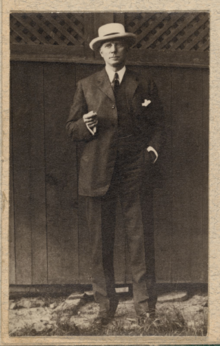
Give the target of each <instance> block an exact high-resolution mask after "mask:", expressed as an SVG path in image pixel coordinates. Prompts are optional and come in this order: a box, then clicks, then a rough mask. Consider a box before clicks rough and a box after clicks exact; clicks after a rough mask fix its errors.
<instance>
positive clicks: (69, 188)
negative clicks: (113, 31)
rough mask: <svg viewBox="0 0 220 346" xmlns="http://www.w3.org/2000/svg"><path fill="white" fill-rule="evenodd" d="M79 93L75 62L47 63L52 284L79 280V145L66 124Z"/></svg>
mask: <svg viewBox="0 0 220 346" xmlns="http://www.w3.org/2000/svg"><path fill="white" fill-rule="evenodd" d="M74 92H75V65H74V64H59V63H58V64H56V63H53V64H45V66H44V104H45V155H46V156H45V159H46V204H47V232H48V283H49V284H52V283H53V284H71V283H76V282H78V227H77V223H78V221H77V203H76V202H77V173H76V146H75V144H74V143H73V142H71V140H70V139H69V138H68V136H67V133H66V129H65V124H66V120H67V117H68V114H69V110H70V106H71V102H72V99H73V95H74Z"/></svg>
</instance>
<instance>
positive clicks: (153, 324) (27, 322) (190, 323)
mask: <svg viewBox="0 0 220 346" xmlns="http://www.w3.org/2000/svg"><path fill="white" fill-rule="evenodd" d="M97 314H98V305H97V304H96V303H95V302H94V300H93V296H92V294H91V293H86V294H72V295H70V296H69V297H59V298H53V297H46V298H42V297H36V298H21V299H15V300H10V314H9V334H10V336H24V335H25V336H27V335H32V336H33V335H45V336H49V335H201V336H203V335H206V333H207V319H208V317H207V315H208V296H207V294H205V293H200V294H195V295H193V296H191V297H188V295H187V293H186V292H170V293H169V294H166V295H162V296H159V298H158V302H157V306H156V316H155V318H154V319H151V320H149V321H147V322H146V324H145V325H142V326H139V325H138V322H137V318H136V315H135V310H134V306H133V300H132V297H131V296H129V295H127V296H123V295H121V296H120V301H119V305H118V308H117V311H116V314H115V317H114V319H113V320H112V321H111V322H110V323H109V324H108V325H107V326H106V327H103V326H100V325H96V323H95V322H94V320H95V318H96V316H97Z"/></svg>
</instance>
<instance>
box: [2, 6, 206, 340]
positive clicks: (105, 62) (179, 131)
mask: <svg viewBox="0 0 220 346" xmlns="http://www.w3.org/2000/svg"><path fill="white" fill-rule="evenodd" d="M209 34H210V14H209V12H208V11H206V12H205V11H189V12H186V11H185V12H184V11H178V12H177V11H176V12H168V11H166V12H165V11H163V12H156V11H154V12H147V11H145V12H143V11H137V12H62V13H61V12H59V13H58V12H52V11H51V12H33V11H32V12H11V13H10V134H9V136H10V200H9V205H10V207H9V324H8V328H9V332H8V333H9V336H10V337H11V338H13V337H21V336H33V337H37V336H45V337H46V336H68V337H71V336H174V337H177V336H180V337H182V336H198V337H199V336H206V335H207V333H208V303H209V301H208V284H209V282H208V274H209V273H208V227H209V225H208V168H209V167H208V156H209V155H208V153H209V46H210V39H209Z"/></svg>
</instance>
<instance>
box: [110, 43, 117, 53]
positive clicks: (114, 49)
mask: <svg viewBox="0 0 220 346" xmlns="http://www.w3.org/2000/svg"><path fill="white" fill-rule="evenodd" d="M116 49H117V45H116V44H115V43H112V46H111V51H112V52H115V51H116Z"/></svg>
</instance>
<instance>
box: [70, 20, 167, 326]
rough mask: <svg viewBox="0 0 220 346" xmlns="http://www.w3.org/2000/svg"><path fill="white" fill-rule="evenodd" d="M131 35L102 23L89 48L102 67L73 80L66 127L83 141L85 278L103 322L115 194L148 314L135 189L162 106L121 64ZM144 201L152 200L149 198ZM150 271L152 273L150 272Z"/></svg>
mask: <svg viewBox="0 0 220 346" xmlns="http://www.w3.org/2000/svg"><path fill="white" fill-rule="evenodd" d="M134 43H135V35H134V34H132V33H126V32H125V29H124V26H123V25H121V24H118V23H111V24H106V25H103V26H102V27H100V28H99V36H98V37H97V38H95V39H93V40H92V41H91V42H90V48H91V49H93V50H96V51H97V50H99V52H100V54H101V56H102V58H103V59H104V61H105V68H104V69H103V70H102V71H100V72H97V73H95V74H93V75H91V76H89V77H87V78H85V79H83V80H81V81H79V82H78V84H77V90H76V93H75V96H74V101H73V105H72V107H71V110H70V115H69V118H68V121H67V130H68V133H69V135H70V137H71V138H72V139H73V140H74V141H84V142H85V147H84V150H83V152H82V155H81V158H80V167H79V182H78V184H79V194H80V195H82V196H86V207H87V210H86V213H87V220H88V227H89V229H90V234H91V248H92V249H91V270H92V284H93V290H94V296H95V300H96V302H97V303H98V304H99V306H100V311H99V315H98V320H100V321H101V323H103V324H106V323H108V321H109V320H110V319H111V318H112V317H113V316H114V314H115V311H116V309H117V305H118V298H117V296H116V293H115V283H114V268H113V247H114V231H115V214H116V212H115V208H116V199H117V198H119V199H120V203H121V207H122V213H123V219H124V226H125V232H126V238H127V242H128V250H129V254H130V263H131V272H132V280H133V296H134V304H135V309H136V313H137V315H138V317H139V318H141V319H142V318H144V319H145V318H146V317H149V314H150V313H154V311H155V304H156V294H155V292H154V290H152V283H151V287H148V281H149V280H147V278H149V272H150V269H152V268H146V258H147V256H148V254H147V253H146V247H145V236H144V226H143V220H144V210H142V206H143V203H142V199H143V196H142V192H143V187H144V182H145V179H146V176H147V175H148V172H149V171H150V166H151V165H153V164H154V162H156V160H157V158H158V153H159V150H160V143H161V138H162V136H163V122H164V121H163V112H162V107H161V103H160V101H159V98H158V95H157V91H156V87H155V84H154V83H153V82H152V81H150V80H149V81H144V82H142V81H141V80H140V79H139V77H138V76H137V75H136V74H135V73H133V72H131V71H129V70H128V69H127V68H126V67H125V60H126V55H127V52H128V49H129V47H130V46H131V45H133V44H134ZM151 203H152V201H151ZM151 272H153V271H152V270H151Z"/></svg>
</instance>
